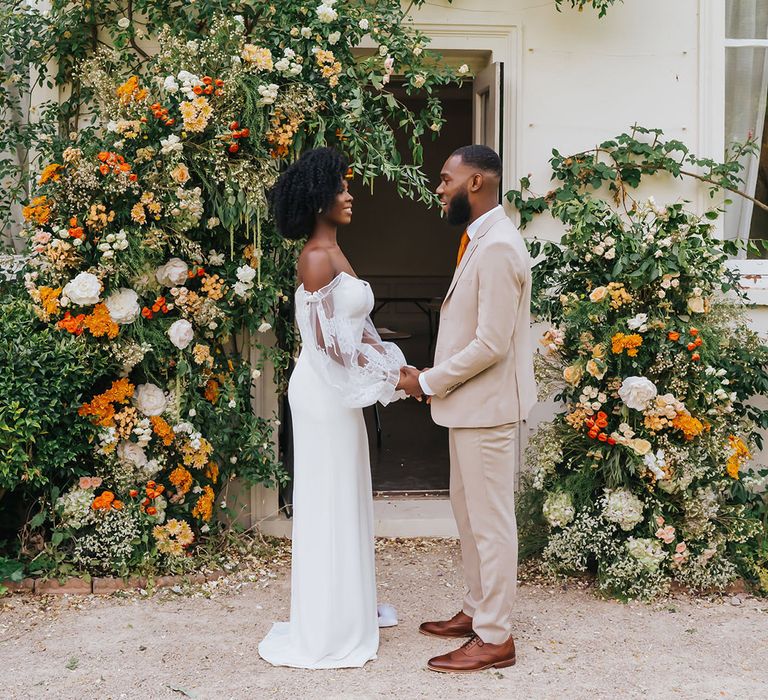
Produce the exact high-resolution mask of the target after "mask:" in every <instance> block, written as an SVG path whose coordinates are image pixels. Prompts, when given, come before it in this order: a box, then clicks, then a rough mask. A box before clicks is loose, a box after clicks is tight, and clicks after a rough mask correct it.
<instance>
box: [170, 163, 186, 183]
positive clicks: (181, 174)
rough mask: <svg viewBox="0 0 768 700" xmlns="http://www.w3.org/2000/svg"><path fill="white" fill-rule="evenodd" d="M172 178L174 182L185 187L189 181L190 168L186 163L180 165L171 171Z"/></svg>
mask: <svg viewBox="0 0 768 700" xmlns="http://www.w3.org/2000/svg"><path fill="white" fill-rule="evenodd" d="M171 177H172V178H173V180H174V182H178V183H179V184H180V185H183V184H184V183H185V182H186V181H187V180H189V168H188V167H187V166H186V165H184V163H179V164H178V165H177V166H176V167H175V168H174V169H173V170H171Z"/></svg>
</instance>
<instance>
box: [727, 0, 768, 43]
mask: <svg viewBox="0 0 768 700" xmlns="http://www.w3.org/2000/svg"><path fill="white" fill-rule="evenodd" d="M725 7H726V10H725V36H726V37H728V38H729V39H768V0H726V5H725Z"/></svg>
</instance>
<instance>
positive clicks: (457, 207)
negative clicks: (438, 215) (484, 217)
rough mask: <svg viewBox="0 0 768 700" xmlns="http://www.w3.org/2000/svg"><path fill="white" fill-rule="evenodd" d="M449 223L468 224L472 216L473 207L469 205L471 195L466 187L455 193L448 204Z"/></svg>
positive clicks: (455, 224) (456, 224)
mask: <svg viewBox="0 0 768 700" xmlns="http://www.w3.org/2000/svg"><path fill="white" fill-rule="evenodd" d="M447 217H448V223H449V224H450V225H451V226H466V225H467V224H468V223H469V220H470V218H471V217H472V209H471V208H470V206H469V195H468V194H467V190H466V189H465V190H464V191H463V192H458V193H456V194H455V195H453V199H451V203H450V205H449V206H448V212H447Z"/></svg>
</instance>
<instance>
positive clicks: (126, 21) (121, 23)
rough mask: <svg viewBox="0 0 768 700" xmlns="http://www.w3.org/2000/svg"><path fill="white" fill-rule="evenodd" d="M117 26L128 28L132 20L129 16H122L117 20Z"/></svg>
mask: <svg viewBox="0 0 768 700" xmlns="http://www.w3.org/2000/svg"><path fill="white" fill-rule="evenodd" d="M117 26H118V27H120V29H128V27H130V26H131V20H129V19H128V18H127V17H121V18H120V19H119V20H117Z"/></svg>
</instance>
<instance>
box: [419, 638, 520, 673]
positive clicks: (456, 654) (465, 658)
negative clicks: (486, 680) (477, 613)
mask: <svg viewBox="0 0 768 700" xmlns="http://www.w3.org/2000/svg"><path fill="white" fill-rule="evenodd" d="M514 665H515V640H514V639H512V636H510V637H509V639H508V640H507V641H506V642H504V643H503V644H486V643H485V642H483V640H482V639H480V637H477V636H473V637H472V639H470V640H468V641H466V642H464V644H463V645H462V646H460V647H459V648H458V649H456V650H455V651H452V652H451V653H450V654H443V655H442V656H436V657H435V658H434V659H430V660H429V662H428V663H427V668H429V670H430V671H439V672H440V673H472V672H473V671H484V670H485V669H487V668H506V667H507V666H514Z"/></svg>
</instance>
